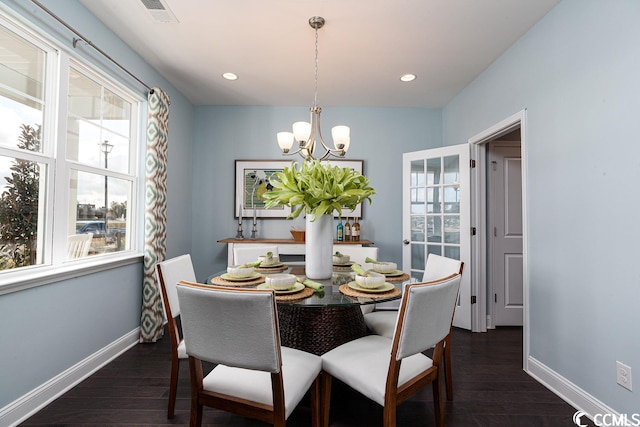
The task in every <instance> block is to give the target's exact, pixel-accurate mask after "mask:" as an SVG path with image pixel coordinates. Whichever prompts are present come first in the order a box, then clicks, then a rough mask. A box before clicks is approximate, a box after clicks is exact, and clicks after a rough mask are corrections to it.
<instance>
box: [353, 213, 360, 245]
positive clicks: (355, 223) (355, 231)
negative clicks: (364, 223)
mask: <svg viewBox="0 0 640 427" xmlns="http://www.w3.org/2000/svg"><path fill="white" fill-rule="evenodd" d="M351 240H353V241H354V242H359V241H360V223H359V222H358V217H355V218H354V220H353V225H352V226H351Z"/></svg>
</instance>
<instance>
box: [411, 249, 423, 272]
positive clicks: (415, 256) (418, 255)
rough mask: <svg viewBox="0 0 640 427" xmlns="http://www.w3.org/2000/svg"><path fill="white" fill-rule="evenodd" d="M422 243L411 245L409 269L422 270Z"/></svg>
mask: <svg viewBox="0 0 640 427" xmlns="http://www.w3.org/2000/svg"><path fill="white" fill-rule="evenodd" d="M425 259H426V258H425V256H424V245H419V244H412V245H411V269H412V270H423V271H424V265H425Z"/></svg>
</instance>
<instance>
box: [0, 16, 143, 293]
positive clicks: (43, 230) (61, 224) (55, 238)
mask: <svg viewBox="0 0 640 427" xmlns="http://www.w3.org/2000/svg"><path fill="white" fill-rule="evenodd" d="M0 25H2V26H4V27H5V28H7V29H8V30H9V31H13V32H14V33H15V34H17V35H18V36H20V37H22V38H24V39H25V40H27V41H29V42H30V43H32V44H34V45H35V46H37V47H38V48H40V49H42V50H43V51H44V52H45V53H46V69H45V94H44V105H45V106H46V108H45V115H44V123H43V126H42V129H41V138H42V149H41V152H27V151H21V150H18V149H14V148H11V147H2V146H0V154H2V155H5V156H9V157H17V158H21V159H25V160H33V161H37V162H39V163H43V164H45V165H46V166H47V168H46V173H45V174H44V176H46V183H45V185H44V187H42V186H41V193H43V194H41V197H40V206H42V207H43V210H44V212H45V214H44V215H39V221H40V222H39V227H38V250H39V251H40V250H42V251H43V257H42V258H41V259H42V264H38V265H34V266H28V267H20V268H16V269H10V270H4V271H0V295H2V294H5V293H10V292H15V291H18V290H22V289H28V288H31V287H35V286H40V285H44V284H47V283H52V282H57V281H60V280H65V279H68V278H73V277H78V276H82V275H85V274H91V273H94V272H97V271H102V270H107V269H110V268H113V267H117V266H120V265H128V264H134V263H138V262H140V259H141V257H142V250H143V247H142V246H143V245H142V243H143V242H142V239H141V236H142V231H141V224H142V212H141V209H142V208H143V206H141V202H140V199H141V197H142V196H143V195H142V189H141V182H142V180H143V179H144V175H143V173H144V168H143V167H141V166H140V162H141V161H142V160H141V159H142V154H143V147H144V145H143V144H144V141H143V137H144V132H143V131H142V130H143V129H144V125H145V124H146V123H145V116H144V114H143V112H144V111H146V99H144V98H143V97H142V96H141V95H138V94H136V93H134V92H133V91H132V90H130V89H129V88H127V87H125V85H123V84H122V83H121V82H119V81H118V80H117V79H115V78H112V77H110V76H109V75H108V71H105V70H99V69H98V68H97V67H95V66H93V65H92V64H89V63H88V62H87V61H86V60H84V59H82V58H81V57H79V56H78V55H77V54H76V53H75V52H74V51H67V50H65V49H64V48H63V47H62V46H60V45H59V43H58V42H55V41H53V40H50V39H49V38H48V37H47V36H46V35H43V34H40V32H39V31H38V30H37V29H32V28H28V27H27V26H24V25H21V24H20V23H19V22H18V21H17V20H16V19H11V17H10V16H8V15H6V14H5V10H4V9H3V8H0ZM71 67H73V68H74V69H76V70H77V71H79V72H81V73H82V74H84V75H85V76H87V77H89V78H91V79H94V80H95V81H96V82H98V83H99V84H100V85H102V86H105V87H107V88H108V89H109V90H111V91H113V92H114V93H116V94H117V95H118V96H121V97H122V98H123V99H125V100H126V101H128V102H130V103H131V125H130V135H131V136H130V145H129V150H130V153H129V173H120V172H115V171H106V170H105V169H104V168H95V167H90V166H87V165H83V164H81V163H78V162H74V161H69V160H67V159H66V136H67V135H66V132H67V130H66V127H67V126H66V122H67V94H68V81H69V79H68V77H69V71H70V68H71ZM72 169H74V170H78V171H85V172H92V173H98V174H101V175H104V174H106V175H107V176H109V177H115V178H121V179H125V180H128V181H131V198H130V204H131V205H130V206H127V222H128V223H129V230H128V232H127V237H126V238H127V241H128V244H129V249H125V250H122V251H118V252H113V253H108V254H100V255H94V256H89V257H85V258H80V259H77V260H72V261H69V260H67V259H66V245H67V234H68V231H67V230H68V216H69V215H68V207H69V200H68V198H69V196H70V194H69V176H70V171H71V170H72ZM41 179H42V176H41ZM39 255H40V254H39Z"/></svg>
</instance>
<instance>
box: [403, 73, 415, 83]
mask: <svg viewBox="0 0 640 427" xmlns="http://www.w3.org/2000/svg"><path fill="white" fill-rule="evenodd" d="M415 79H416V75H415V74H405V75H403V76H400V81H403V82H412V81H414V80H415Z"/></svg>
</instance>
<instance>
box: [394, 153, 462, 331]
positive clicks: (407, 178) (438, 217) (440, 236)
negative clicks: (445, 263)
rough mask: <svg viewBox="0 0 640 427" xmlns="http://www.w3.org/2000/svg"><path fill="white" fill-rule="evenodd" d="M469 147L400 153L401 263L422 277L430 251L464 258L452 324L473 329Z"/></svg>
mask: <svg viewBox="0 0 640 427" xmlns="http://www.w3.org/2000/svg"><path fill="white" fill-rule="evenodd" d="M469 179H470V177H469V146H468V144H461V145H455V146H449V147H442V148H434V149H430V150H422V151H415V152H412V153H404V155H403V161H402V188H403V198H402V207H403V208H402V234H403V243H404V246H403V250H402V265H403V268H404V271H406V272H410V274H411V278H412V279H413V280H414V281H421V280H422V275H423V274H424V269H425V265H426V261H427V256H428V255H429V254H437V255H442V256H446V257H448V258H454V259H459V260H461V261H463V262H464V263H465V268H464V270H465V273H466V274H463V275H462V283H461V284H460V297H459V298H458V305H457V307H456V312H455V316H454V320H453V324H454V326H457V327H460V328H464V329H471V280H470V276H471V274H470V272H471V265H470V260H471V247H470V246H471V245H470V243H471V240H470V233H471V228H470V181H469Z"/></svg>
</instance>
